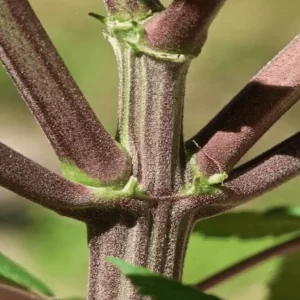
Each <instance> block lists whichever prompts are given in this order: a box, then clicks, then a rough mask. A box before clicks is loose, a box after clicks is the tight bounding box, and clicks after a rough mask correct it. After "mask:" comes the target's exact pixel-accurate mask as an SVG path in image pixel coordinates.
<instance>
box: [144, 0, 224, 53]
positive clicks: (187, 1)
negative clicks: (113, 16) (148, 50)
mask: <svg viewBox="0 0 300 300" xmlns="http://www.w3.org/2000/svg"><path fill="white" fill-rule="evenodd" d="M225 1H226V0H209V1H207V0H174V1H173V3H172V4H171V5H170V6H169V7H168V8H167V9H166V10H165V11H163V12H161V13H159V14H157V15H155V16H154V17H152V18H151V19H150V20H149V21H148V22H147V23H146V26H145V29H146V32H147V36H146V39H147V43H148V44H149V45H151V46H152V47H155V48H159V49H163V50H165V51H175V52H180V53H182V52H183V53H189V54H194V55H197V54H198V53H199V52H200V50H201V48H202V46H203V44H204V42H205V41H206V36H207V31H208V27H209V25H210V24H211V22H212V21H213V19H214V17H215V16H216V14H217V13H218V11H219V10H220V8H221V7H222V5H223V4H224V3H225ZM175 28H176V30H175Z"/></svg>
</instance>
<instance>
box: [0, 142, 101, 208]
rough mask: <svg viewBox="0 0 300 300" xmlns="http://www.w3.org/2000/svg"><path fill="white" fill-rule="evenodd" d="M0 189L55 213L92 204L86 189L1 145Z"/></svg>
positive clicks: (93, 200)
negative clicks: (4, 189) (3, 188)
mask: <svg viewBox="0 0 300 300" xmlns="http://www.w3.org/2000/svg"><path fill="white" fill-rule="evenodd" d="M0 186H3V187H5V188H7V189H9V190H11V191H13V192H15V193H16V194H18V195H20V196H21V197H25V198H27V199H30V200H31V201H33V202H36V203H38V204H40V205H42V206H45V207H47V208H50V209H53V210H55V211H57V212H59V213H64V212H65V211H68V210H70V209H79V208H84V207H86V206H89V205H91V204H93V203H95V201H96V200H95V199H94V195H92V193H91V192H90V191H89V190H88V189H87V188H86V187H84V186H82V185H79V184H74V183H72V182H70V181H68V180H66V179H65V178H62V177H60V176H59V175H57V174H55V173H53V172H51V171H49V170H47V169H45V168H43V167H42V166H40V165H38V164H37V163H35V162H33V161H32V160H30V159H28V158H26V157H25V156H23V155H22V154H20V153H18V152H16V151H14V150H13V149H11V148H9V147H8V146H6V145H4V144H2V143H0Z"/></svg>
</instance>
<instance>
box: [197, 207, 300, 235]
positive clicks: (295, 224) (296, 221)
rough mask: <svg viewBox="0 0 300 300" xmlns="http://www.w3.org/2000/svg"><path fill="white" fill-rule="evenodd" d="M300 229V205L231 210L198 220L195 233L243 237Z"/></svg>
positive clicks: (276, 233) (279, 233) (281, 233)
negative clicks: (266, 208) (258, 210)
mask: <svg viewBox="0 0 300 300" xmlns="http://www.w3.org/2000/svg"><path fill="white" fill-rule="evenodd" d="M297 230H300V207H276V208H273V209H271V210H268V211H265V212H253V211H249V212H248V211H246V212H230V213H226V214H224V215H220V216H217V217H214V218H211V219H207V220H203V221H200V222H198V223H197V224H196V225H195V227H194V231H193V232H194V233H200V234H202V235H204V236H212V237H230V236H237V237H239V238H243V239H250V238H260V237H265V236H280V235H283V234H286V233H292V232H295V231H297Z"/></svg>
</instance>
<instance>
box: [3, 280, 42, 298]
mask: <svg viewBox="0 0 300 300" xmlns="http://www.w3.org/2000/svg"><path fill="white" fill-rule="evenodd" d="M0 299H1V300H46V299H47V298H45V297H42V296H40V295H36V294H33V293H31V292H29V291H24V290H22V289H20V288H18V287H15V286H11V285H5V284H2V283H0Z"/></svg>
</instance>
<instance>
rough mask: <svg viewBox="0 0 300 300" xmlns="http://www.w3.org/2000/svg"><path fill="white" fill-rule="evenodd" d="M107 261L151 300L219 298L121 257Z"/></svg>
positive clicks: (109, 258) (214, 299)
mask: <svg viewBox="0 0 300 300" xmlns="http://www.w3.org/2000/svg"><path fill="white" fill-rule="evenodd" d="M107 261H108V262H110V263H112V264H113V265H114V266H116V267H117V268H119V269H120V270H121V272H122V273H123V274H124V275H126V277H127V278H129V279H130V280H131V282H132V283H133V285H134V286H135V287H136V288H137V289H138V291H139V293H140V294H141V295H143V296H151V297H152V299H153V300H169V299H170V300H182V299H189V300H220V299H219V298H217V297H215V296H211V295H206V294H203V293H201V292H200V291H198V290H197V289H195V288H193V287H191V286H189V285H184V284H182V283H180V282H178V281H175V280H172V279H168V278H165V277H162V276H161V275H159V274H154V273H152V272H151V271H149V270H148V269H145V268H142V267H137V266H134V265H131V264H129V263H127V262H125V261H123V260H121V259H118V258H115V257H108V258H107Z"/></svg>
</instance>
